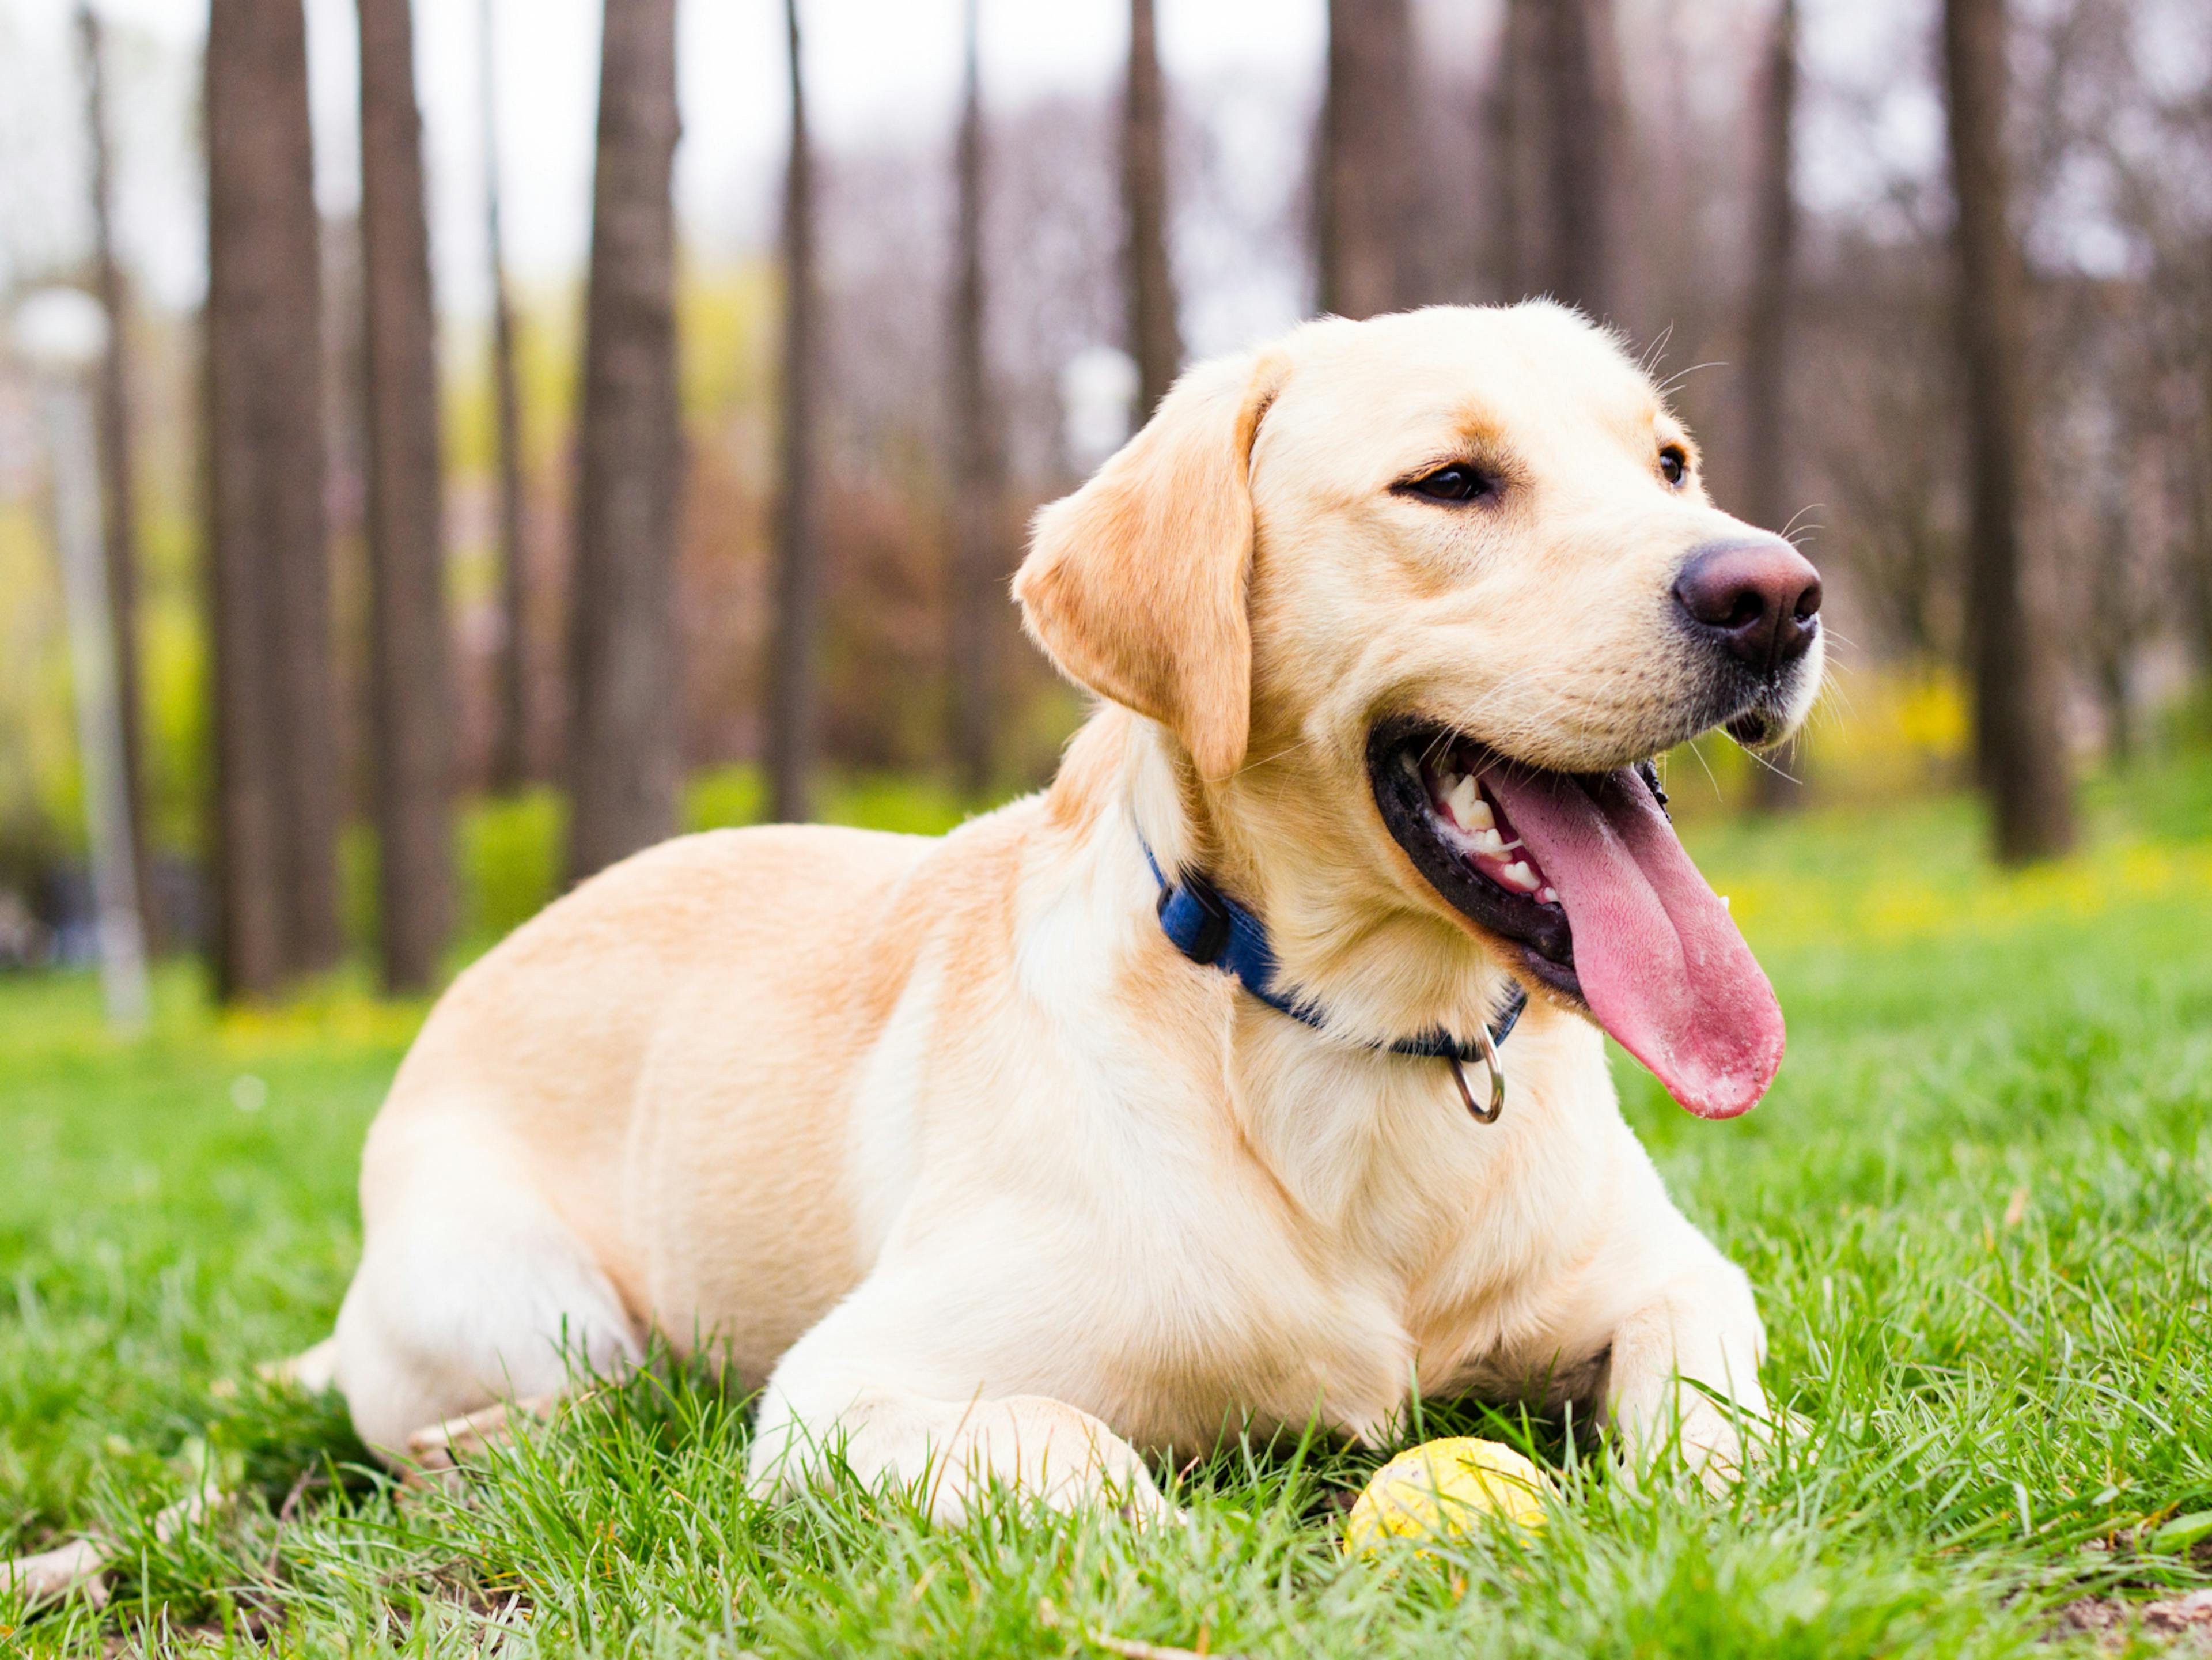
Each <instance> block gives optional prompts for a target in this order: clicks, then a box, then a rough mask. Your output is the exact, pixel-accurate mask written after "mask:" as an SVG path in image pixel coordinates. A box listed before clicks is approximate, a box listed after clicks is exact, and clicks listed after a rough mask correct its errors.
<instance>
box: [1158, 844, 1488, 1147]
mask: <svg viewBox="0 0 2212 1660" xmlns="http://www.w3.org/2000/svg"><path fill="white" fill-rule="evenodd" d="M1137 845H1138V846H1139V847H1140V848H1144V849H1145V862H1146V864H1147V865H1150V866H1152V879H1153V880H1154V881H1156V882H1158V884H1159V885H1160V897H1159V906H1158V909H1159V918H1160V931H1161V932H1162V933H1164V934H1166V935H1167V937H1168V939H1169V940H1170V943H1172V944H1173V945H1174V946H1175V948H1176V950H1177V951H1179V952H1182V954H1183V955H1184V956H1185V957H1188V958H1190V960H1191V961H1192V962H1194V963H1197V964H1204V965H1208V966H1211V967H1213V968H1218V969H1219V970H1222V971H1223V972H1224V973H1225V974H1232V975H1234V976H1237V980H1238V981H1239V982H1241V983H1242V984H1243V988H1244V989H1245V990H1247V991H1249V992H1250V993H1251V994H1252V995H1253V996H1255V997H1256V998H1258V999H1259V1000H1261V1002H1263V1003H1265V1004H1266V1005H1267V1006H1268V1007H1269V1008H1271V1009H1279V1010H1280V1011H1281V1012H1283V1013H1285V1014H1287V1015H1289V1016H1290V1017H1291V1019H1293V1020H1298V1021H1303V1022H1304V1024H1305V1025H1309V1026H1312V1027H1314V1028H1316V1030H1319V1029H1321V1028H1322V1027H1324V1026H1325V1025H1326V1024H1327V1023H1326V1022H1325V1021H1324V1019H1323V1018H1322V1012H1321V1011H1320V1010H1319V1009H1317V1008H1316V1007H1315V1006H1313V1005H1312V1004H1311V1003H1304V1002H1297V1001H1293V1000H1291V998H1289V997H1286V996H1285V995H1284V994H1282V993H1281V992H1279V991H1277V990H1276V989H1275V988H1274V980H1275V952H1274V947H1273V946H1270V945H1269V944H1268V943H1267V927H1265V925H1264V924H1262V923H1261V921H1260V919H1259V918H1258V917H1256V916H1255V915H1252V913H1251V912H1250V911H1249V910H1247V909H1244V907H1243V906H1242V905H1240V904H1238V903H1237V902H1236V901H1235V900H1234V899H1231V897H1229V896H1228V895H1227V894H1225V893H1224V892H1222V891H1221V890H1220V889H1218V888H1217V887H1215V886H1214V885H1213V884H1212V883H1211V882H1209V881H1207V880H1206V879H1205V878H1204V877H1203V876H1195V875H1191V874H1188V873H1185V874H1184V875H1183V877H1182V881H1181V882H1180V883H1179V884H1178V883H1175V882H1170V881H1169V880H1168V879H1167V873H1165V872H1164V871H1163V870H1161V868H1160V861H1159V860H1157V859H1155V858H1154V857H1152V848H1151V846H1150V845H1149V844H1148V843H1146V841H1145V839H1144V837H1143V836H1139V837H1138V838H1137ZM1527 1007H1528V993H1527V992H1526V991H1524V990H1523V989H1522V988H1521V986H1520V985H1519V984H1518V982H1516V984H1515V985H1514V988H1513V997H1512V1000H1510V1002H1509V1003H1507V1004H1506V1006H1505V1012H1504V1014H1503V1015H1502V1016H1500V1017H1499V1018H1498V1024H1497V1025H1495V1026H1493V1027H1492V1028H1491V1032H1490V1038H1491V1042H1492V1043H1504V1041H1505V1038H1506V1035H1507V1034H1508V1033H1509V1032H1510V1031H1512V1030H1513V1025H1514V1022H1516V1020H1518V1019H1520V1018H1521V1012H1522V1010H1523V1009H1525V1008H1527ZM1374 1047H1375V1048H1376V1049H1383V1048H1387V1049H1389V1051H1390V1053H1391V1054H1393V1055H1425V1056H1427V1057H1429V1058H1431V1059H1433V1060H1443V1061H1457V1062H1459V1063H1460V1064H1461V1065H1462V1066H1466V1065H1470V1064H1472V1063H1474V1062H1475V1061H1480V1060H1481V1059H1482V1058H1483V1054H1482V1048H1481V1045H1480V1044H1479V1043H1461V1042H1460V1041H1459V1039H1457V1038H1455V1037H1453V1036H1452V1035H1451V1034H1450V1033H1449V1032H1448V1031H1442V1030H1438V1031H1431V1032H1425V1033H1423V1034H1422V1035H1421V1036H1419V1037H1401V1038H1400V1039H1399V1040H1398V1041H1397V1042H1396V1043H1390V1044H1381V1043H1377V1044H1376V1045H1374ZM1462 1087H1464V1085H1462ZM1471 1109H1472V1103H1471V1102H1470V1110H1471Z"/></svg>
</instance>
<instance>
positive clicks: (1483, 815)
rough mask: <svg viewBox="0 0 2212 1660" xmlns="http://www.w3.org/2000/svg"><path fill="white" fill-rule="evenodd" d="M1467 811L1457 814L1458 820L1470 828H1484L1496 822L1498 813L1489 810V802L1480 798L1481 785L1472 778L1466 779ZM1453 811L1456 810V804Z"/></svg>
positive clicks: (1487, 828)
mask: <svg viewBox="0 0 2212 1660" xmlns="http://www.w3.org/2000/svg"><path fill="white" fill-rule="evenodd" d="M1467 796H1468V802H1467V811H1466V812H1462V813H1460V815H1459V822H1460V823H1461V824H1464V825H1465V826H1466V827H1467V828H1468V829H1469V830H1489V829H1491V828H1492V826H1494V825H1495V824H1497V823H1498V815H1497V814H1496V813H1494V812H1491V810H1490V803H1489V802H1487V801H1486V800H1483V799H1482V787H1481V786H1480V785H1479V784H1477V783H1476V782H1475V781H1474V779H1472V778H1470V779H1468V781H1467ZM1453 811H1454V812H1458V808H1457V806H1454V808H1453Z"/></svg>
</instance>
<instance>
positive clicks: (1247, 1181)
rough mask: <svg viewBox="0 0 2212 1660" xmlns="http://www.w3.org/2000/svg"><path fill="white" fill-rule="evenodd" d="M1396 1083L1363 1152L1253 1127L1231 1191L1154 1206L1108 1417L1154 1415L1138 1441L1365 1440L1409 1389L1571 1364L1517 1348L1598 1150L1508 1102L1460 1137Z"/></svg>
mask: <svg viewBox="0 0 2212 1660" xmlns="http://www.w3.org/2000/svg"><path fill="white" fill-rule="evenodd" d="M1400 1081H1401V1089H1402V1093H1403V1094H1404V1095H1405V1097H1406V1098H1405V1099H1403V1100H1389V1099H1385V1100H1383V1101H1380V1102H1378V1103H1376V1113H1375V1114H1374V1115H1373V1116H1371V1117H1370V1119H1369V1121H1368V1134H1366V1135H1364V1137H1363V1136H1359V1135H1357V1134H1352V1135H1346V1136H1345V1137H1344V1138H1343V1139H1342V1140H1340V1141H1339V1143H1338V1144H1336V1145H1333V1146H1332V1145H1328V1137H1327V1136H1326V1135H1325V1134H1322V1127H1323V1126H1325V1125H1327V1124H1329V1123H1334V1122H1341V1121H1342V1115H1341V1114H1339V1115H1334V1116H1329V1117H1326V1118H1325V1117H1322V1116H1318V1115H1313V1116H1307V1115H1300V1114H1297V1113H1296V1112H1293V1113H1291V1114H1289V1115H1286V1117H1287V1120H1288V1122H1290V1123H1291V1124H1294V1125H1297V1124H1303V1126H1304V1132H1305V1133H1304V1135H1303V1137H1302V1139H1301V1140H1300V1142H1299V1145H1298V1146H1297V1147H1296V1148H1295V1149H1291V1148H1285V1146H1282V1145H1281V1141H1282V1136H1281V1135H1280V1134H1268V1133H1267V1130H1265V1129H1262V1130H1261V1131H1259V1132H1258V1133H1256V1134H1253V1136H1252V1138H1251V1139H1252V1145H1251V1146H1249V1150H1248V1152H1247V1154H1246V1157H1245V1158H1244V1160H1243V1161H1242V1164H1241V1167H1240V1169H1239V1170H1238V1171H1237V1178H1238V1179H1237V1180H1234V1181H1231V1182H1217V1183H1215V1184H1213V1186H1212V1190H1211V1191H1210V1192H1209V1193H1208V1194H1206V1195H1198V1194H1195V1193H1193V1194H1189V1195H1170V1194H1159V1195H1155V1198H1156V1199H1157V1200H1158V1201H1164V1202H1163V1203H1162V1205H1161V1212H1160V1213H1161V1214H1162V1218H1163V1224H1164V1225H1163V1226H1162V1227H1161V1229H1160V1237H1162V1238H1163V1241H1164V1242H1166V1241H1172V1242H1173V1243H1172V1246H1171V1247H1170V1248H1169V1249H1164V1250H1161V1251H1159V1252H1158V1253H1157V1254H1153V1255H1152V1257H1151V1261H1150V1262H1149V1263H1148V1267H1150V1268H1152V1270H1153V1271H1154V1272H1153V1274H1152V1276H1148V1278H1149V1280H1150V1283H1149V1291H1150V1293H1151V1294H1150V1295H1149V1296H1148V1297H1147V1298H1143V1299H1140V1300H1141V1301H1142V1302H1143V1303H1144V1304H1146V1305H1147V1308H1148V1317H1146V1322H1145V1323H1146V1328H1147V1335H1148V1338H1149V1341H1145V1342H1143V1343H1142V1345H1141V1350H1142V1353H1143V1354H1144V1359H1145V1362H1146V1364H1145V1365H1143V1366H1142V1367H1141V1368H1140V1369H1139V1373H1140V1375H1141V1377H1142V1378H1143V1382H1142V1383H1140V1384H1139V1386H1138V1387H1136V1388H1135V1389H1131V1390H1130V1391H1129V1398H1128V1399H1127V1401H1126V1402H1122V1403H1121V1405H1122V1406H1123V1407H1124V1414H1123V1415H1124V1417H1125V1418H1128V1417H1134V1418H1137V1419H1139V1420H1142V1419H1145V1418H1147V1417H1152V1418H1156V1419H1158V1420H1162V1421H1158V1422H1156V1423H1153V1424H1150V1425H1148V1426H1147V1429H1148V1431H1149V1435H1148V1438H1151V1439H1153V1440H1156V1441H1160V1442H1167V1441H1173V1442H1176V1443H1177V1444H1189V1442H1190V1439H1191V1438H1192V1437H1193V1436H1194V1435H1199V1436H1202V1435H1211V1434H1214V1433H1218V1431H1219V1429H1220V1427H1221V1426H1223V1425H1224V1424H1225V1423H1236V1422H1238V1421H1254V1422H1256V1423H1258V1424H1260V1425H1280V1426H1287V1427H1291V1428H1297V1427H1302V1426H1304V1425H1305V1424H1306V1423H1308V1422H1309V1421H1310V1420H1313V1419H1314V1418H1315V1417H1316V1415H1318V1417H1319V1418H1320V1420H1322V1422H1324V1423H1326V1424H1328V1425H1329V1426H1331V1427H1333V1428H1334V1429H1337V1430H1339V1431H1341V1432H1347V1433H1352V1434H1358V1435H1368V1434H1372V1433H1375V1432H1378V1431H1379V1430H1380V1429H1381V1428H1382V1427H1383V1424H1384V1423H1385V1422H1386V1421H1387V1420H1389V1419H1390V1418H1391V1417H1393V1416H1394V1415H1395V1414H1397V1413H1399V1412H1400V1411H1401V1409H1402V1408H1403V1406H1404V1403H1405V1402H1406V1401H1407V1398H1408V1396H1409V1395H1410V1394H1411V1393H1412V1392H1413V1390H1414V1389H1417V1388H1418V1389H1420V1390H1421V1391H1423V1392H1425V1393H1428V1394H1431V1395H1438V1394H1445V1393H1458V1392H1466V1391H1469V1390H1479V1391H1486V1392H1491V1391H1495V1390H1496V1389H1497V1388H1498V1385H1499V1384H1500V1383H1501V1381H1502V1380H1506V1379H1513V1380H1516V1381H1515V1382H1514V1383H1512V1385H1511V1387H1514V1388H1516V1389H1518V1388H1522V1387H1525V1386H1527V1385H1528V1384H1529V1383H1534V1384H1535V1385H1536V1386H1537V1387H1539V1388H1541V1387H1542V1384H1541V1380H1539V1379H1535V1378H1533V1377H1530V1376H1529V1374H1531V1373H1532V1372H1535V1371H1552V1372H1555V1373H1557V1374H1559V1375H1560V1376H1564V1375H1565V1374H1567V1373H1568V1372H1571V1371H1575V1370H1576V1369H1577V1368H1580V1367H1583V1366H1584V1365H1585V1363H1587V1362H1588V1361H1589V1358H1590V1357H1589V1356H1587V1355H1583V1354H1580V1353H1577V1354H1572V1355H1568V1354H1559V1353H1550V1354H1545V1355H1541V1356H1539V1355H1537V1354H1535V1353H1534V1349H1535V1348H1536V1347H1541V1344H1542V1342H1543V1341H1544V1334H1545V1332H1546V1331H1547V1328H1548V1325H1549V1319H1548V1316H1549V1315H1550V1314H1551V1313H1552V1311H1553V1310H1554V1309H1555V1308H1556V1306H1557V1305H1558V1304H1559V1301H1560V1300H1561V1298H1563V1296H1564V1295H1565V1288H1566V1286H1567V1285H1568V1283H1569V1282H1570V1281H1571V1279H1572V1277H1573V1276H1574V1274H1575V1273H1576V1271H1577V1267H1578V1266H1579V1264H1580V1263H1581V1262H1582V1261H1583V1258H1584V1256H1586V1252H1587V1242H1588V1241H1589V1238H1590V1237H1591V1236H1592V1234H1593V1233H1594V1231H1595V1227H1596V1225H1597V1222H1598V1218H1597V1217H1596V1215H1595V1211H1596V1210H1597V1208H1598V1207H1597V1205H1596V1204H1595V1195H1597V1193H1598V1192H1599V1191H1600V1190H1601V1182H1602V1171H1601V1163H1602V1158H1603V1156H1604V1149H1603V1147H1602V1146H1601V1145H1599V1146H1589V1145H1585V1141H1586V1140H1588V1139H1589V1138H1585V1137H1583V1136H1582V1135H1580V1134H1577V1132H1576V1130H1575V1128H1574V1126H1573V1123H1572V1122H1571V1121H1570V1122H1567V1123H1565V1125H1563V1124H1562V1123H1561V1122H1556V1120H1557V1119H1559V1118H1560V1117H1564V1116H1565V1115H1551V1116H1539V1115H1538V1113H1537V1112H1536V1111H1534V1110H1533V1108H1531V1107H1529V1106H1528V1105H1527V1104H1524V1111H1523V1114H1522V1122H1520V1123H1518V1124H1515V1125H1508V1124H1504V1123H1501V1124H1500V1125H1498V1126H1495V1127H1490V1128H1483V1127H1479V1126H1475V1125H1474V1124H1472V1123H1471V1122H1468V1120H1467V1119H1466V1117H1465V1116H1464V1115H1463V1114H1461V1115H1459V1116H1456V1117H1454V1116H1451V1114H1450V1113H1449V1111H1447V1110H1445V1109H1446V1108H1447V1106H1448V1105H1449V1104H1447V1103H1439V1102H1437V1101H1436V1100H1435V1099H1434V1098H1433V1093H1434V1092H1433V1091H1429V1090H1428V1089H1426V1088H1425V1085H1426V1084H1428V1083H1431V1082H1433V1081H1435V1080H1431V1079H1421V1078H1419V1077H1418V1076H1416V1077H1414V1078H1413V1079H1411V1080H1405V1079H1401V1080H1400ZM1339 1105H1341V1102H1339ZM1401 1110H1402V1114H1401ZM1263 1122H1265V1123H1267V1124H1268V1125H1273V1124H1277V1123H1279V1122H1282V1121H1281V1120H1279V1119H1277V1120H1267V1121H1263ZM1290 1133H1291V1134H1296V1132H1295V1131H1292V1132H1290ZM1124 1353H1125V1356H1126V1354H1127V1351H1125V1352H1124ZM1113 1370H1115V1371H1121V1368H1115V1369H1113ZM1124 1375H1127V1374H1124ZM1547 1392H1555V1391H1547Z"/></svg>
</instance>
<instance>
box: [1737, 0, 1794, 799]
mask: <svg viewBox="0 0 2212 1660" xmlns="http://www.w3.org/2000/svg"><path fill="white" fill-rule="evenodd" d="M1759 94H1760V96H1759V151H1758V176H1757V179H1756V182H1755V184H1754V186H1753V195H1754V201H1753V233H1752V259H1753V265H1752V276H1751V293H1750V296H1749V304H1748V305H1747V307H1746V313H1745V317H1744V329H1743V336H1744V343H1743V359H1744V362H1743V414H1744V449H1743V455H1744V507H1745V516H1746V517H1747V518H1748V519H1749V520H1751V522H1752V523H1753V524H1754V525H1763V526H1766V527H1767V528H1768V529H1769V530H1776V531H1778V530H1781V529H1782V528H1783V527H1784V526H1785V525H1787V524H1788V523H1789V521H1790V517H1791V516H1792V514H1793V513H1794V511H1795V509H1793V508H1791V507H1790V302H1791V300H1792V298H1793V295H1794V290H1795V287H1796V258H1797V193H1796V188H1795V177H1796V146H1795V144H1794V143H1793V142H1792V141H1793V137H1794V130H1795V127H1796V119H1797V4H1796V0H1778V4H1777V5H1776V7H1775V10H1774V23H1773V33H1772V34H1771V37H1770V38H1769V40H1768V42H1767V51H1766V64H1765V73H1764V76H1763V80H1762V84H1761V85H1760V88H1759ZM1792 758H1793V759H1796V758H1797V757H1792ZM1796 770H1797V768H1796V767H1792V768H1791V769H1790V770H1789V771H1785V770H1784V769H1783V766H1782V764H1781V762H1780V759H1779V757H1777V758H1776V759H1774V760H1771V761H1769V762H1768V763H1766V764H1765V765H1754V766H1753V769H1752V800H1753V804H1754V805H1755V806H1758V807H1759V808H1761V809H1763V810H1765V811H1767V812H1776V811H1779V810H1780V809H1783V808H1785V807H1790V806H1796V804H1797V802H1798V801H1799V800H1800V799H1801V794H1800V792H1799V789H1798V787H1797V781H1796V778H1794V777H1792V776H1791V775H1790V774H1791V772H1794V771H1796Z"/></svg>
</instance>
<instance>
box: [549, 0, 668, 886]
mask: <svg viewBox="0 0 2212 1660" xmlns="http://www.w3.org/2000/svg"><path fill="white" fill-rule="evenodd" d="M600 54H601V55H600V61H599V158H598V163H597V167H596V171H595V173H594V177H593V180H592V258H591V277H590V289H589V292H588V294H587V295H586V301H585V313H584V398H583V414H582V420H581V430H580V437H579V447H580V452H581V453H580V466H579V471H578V478H577V489H576V567H575V570H576V578H575V583H574V589H573V592H572V597H571V605H572V618H571V629H570V635H569V640H570V647H571V662H570V684H572V685H573V686H574V697H575V706H574V709H573V711H572V712H571V718H570V721H569V737H568V742H569V751H570V753H569V768H570V780H571V792H572V803H573V805H572V808H571V812H572V818H571V819H570V823H569V831H568V874H569V877H570V879H571V880H576V881H580V880H581V879H584V878H585V877H586V876H589V875H591V874H592V873H593V872H595V871H598V870H600V869H602V868H604V867H605V866H608V865H611V864H613V863H614V862H615V861H616V860H618V859H623V858H627V857H628V856H629V854H633V853H635V852H637V851H638V850H639V849H640V848H646V847H650V846H651V845H652V844H653V843H654V842H659V841H661V840H663V839H664V838H665V837H666V836H669V835H670V834H671V832H672V831H673V830H675V827H676V793H677V785H678V770H679V761H680V757H679V755H678V708H677V695H678V680H677V667H676V600H675V575H676V539H677V524H678V495H679V491H680V488H681V478H682V471H683V457H682V453H681V446H682V435H681V429H680V425H679V417H678V407H677V388H676V310H675V302H676V227H675V210H674V204H673V202H672V200H671V196H670V193H669V189H670V170H671V166H672V164H673V161H674V157H675V154H676V138H677V111H676V0H607V3H606V21H605V33H604V34H603V36H602V45H601V47H600Z"/></svg>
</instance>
